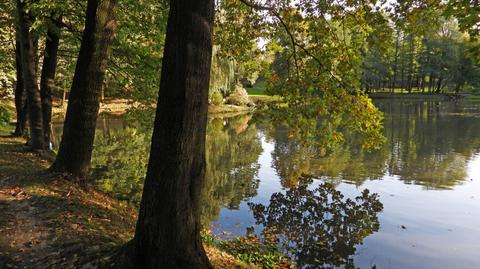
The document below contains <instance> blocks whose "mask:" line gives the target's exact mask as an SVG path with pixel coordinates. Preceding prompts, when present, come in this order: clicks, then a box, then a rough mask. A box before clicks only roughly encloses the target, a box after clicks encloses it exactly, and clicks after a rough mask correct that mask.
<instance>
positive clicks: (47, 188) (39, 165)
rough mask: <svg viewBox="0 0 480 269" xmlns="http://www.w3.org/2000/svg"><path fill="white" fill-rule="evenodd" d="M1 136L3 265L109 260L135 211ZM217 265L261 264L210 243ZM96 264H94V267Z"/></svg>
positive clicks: (130, 228)
mask: <svg viewBox="0 0 480 269" xmlns="http://www.w3.org/2000/svg"><path fill="white" fill-rule="evenodd" d="M24 144H25V140H23V139H18V138H9V137H0V234H1V235H2V236H1V237H0V268H38V269H41V268H92V267H89V266H100V267H101V266H102V265H105V264H109V263H111V262H112V261H110V259H109V258H110V255H111V254H112V253H113V251H114V250H115V249H117V248H118V247H120V246H122V245H123V244H125V243H126V242H128V241H129V240H130V239H131V238H132V237H133V233H134V229H135V220H136V210H135V209H134V208H132V207H130V206H128V205H126V204H124V203H120V202H119V201H117V200H115V199H112V198H111V197H109V196H107V195H105V194H103V193H101V192H99V191H97V190H95V189H94V188H93V187H91V186H89V185H84V184H79V183H76V182H71V181H69V180H67V178H65V177H64V176H63V175H59V174H51V173H48V172H46V169H47V168H48V167H49V165H50V163H51V161H52V159H53V156H52V155H50V154H45V155H42V156H40V155H38V154H34V153H29V152H26V151H25V148H24ZM205 247H206V251H207V254H208V256H209V258H210V260H211V262H212V264H213V265H214V266H215V268H256V267H255V266H253V265H247V264H245V263H243V262H241V261H239V260H237V259H235V258H234V257H233V256H231V255H229V254H227V253H225V252H222V251H221V250H219V249H217V248H215V247H213V246H211V245H209V244H207V245H205ZM93 268H95V267H93Z"/></svg>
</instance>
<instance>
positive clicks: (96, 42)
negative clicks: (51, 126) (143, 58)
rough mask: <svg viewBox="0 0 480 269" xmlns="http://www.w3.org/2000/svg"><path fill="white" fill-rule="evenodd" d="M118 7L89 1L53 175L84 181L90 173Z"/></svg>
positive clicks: (109, 1)
mask: <svg viewBox="0 0 480 269" xmlns="http://www.w3.org/2000/svg"><path fill="white" fill-rule="evenodd" d="M116 3H117V1H116V0H88V3H87V13H86V17H85V30H84V31H83V37H82V43H81V46H80V53H79V56H78V61H77V65H76V68H75V75H74V77H73V83H72V88H71V91H70V97H69V102H68V106H67V113H66V116H65V123H64V127H63V136H62V141H61V143H60V148H59V151H58V155H57V158H56V159H55V162H54V163H53V165H52V170H53V171H58V172H67V173H71V174H73V175H75V176H78V177H81V178H83V177H84V176H86V174H87V173H88V169H89V167H90V161H91V156H92V149H93V141H94V138H95V125H96V121H97V116H98V109H99V105H100V90H101V88H102V84H103V80H104V77H105V70H106V67H107V59H108V55H109V53H110V48H111V44H112V40H113V36H114V31H115V28H116V21H115V6H116Z"/></svg>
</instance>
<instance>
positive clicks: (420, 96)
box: [368, 92, 466, 101]
mask: <svg viewBox="0 0 480 269" xmlns="http://www.w3.org/2000/svg"><path fill="white" fill-rule="evenodd" d="M368 96H369V97H370V98H372V99H415V100H432V101H442V100H452V99H463V98H464V97H465V96H466V95H462V94H450V93H431V94H429V93H391V92H378V93H370V94H368Z"/></svg>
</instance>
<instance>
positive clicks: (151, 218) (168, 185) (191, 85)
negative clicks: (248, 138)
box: [132, 0, 214, 269]
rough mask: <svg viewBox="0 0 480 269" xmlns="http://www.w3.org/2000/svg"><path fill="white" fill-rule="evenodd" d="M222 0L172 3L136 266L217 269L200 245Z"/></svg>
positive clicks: (136, 240) (138, 229) (136, 241)
mask: <svg viewBox="0 0 480 269" xmlns="http://www.w3.org/2000/svg"><path fill="white" fill-rule="evenodd" d="M213 17H214V0H172V1H170V14H169V19H168V26H167V35H166V43H165V50H164V58H163V65H162V74H161V82H160V92H159V98H158V105H157V112H156V117H155V125H154V132H153V137H152V145H151V151H150V160H149V164H148V171H147V176H146V179H145V186H144V190H143V196H142V202H141V205H140V211H139V218H138V222H137V227H136V232H135V238H134V241H133V242H132V243H133V247H134V250H133V252H132V256H133V257H132V260H133V262H134V265H133V267H134V268H144V269H149V268H169V269H176V268H182V269H183V268H185V269H187V268H188V269H190V268H196V269H198V268H200V269H201V268H211V265H210V263H209V261H208V258H207V256H206V254H205V251H204V249H203V246H202V242H201V240H200V219H199V212H200V210H199V194H200V188H201V186H202V183H203V180H204V177H205V136H206V124H207V110H208V88H209V81H210V68H211V57H212V34H213Z"/></svg>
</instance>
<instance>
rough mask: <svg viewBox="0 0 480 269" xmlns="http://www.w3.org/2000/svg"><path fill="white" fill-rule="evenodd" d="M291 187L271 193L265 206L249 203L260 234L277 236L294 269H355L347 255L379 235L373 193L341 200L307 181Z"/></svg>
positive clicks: (329, 187) (335, 193) (337, 194)
mask: <svg viewBox="0 0 480 269" xmlns="http://www.w3.org/2000/svg"><path fill="white" fill-rule="evenodd" d="M300 182H301V183H300V184H299V185H298V187H296V188H292V189H290V190H287V191H286V192H285V193H274V194H273V195H272V196H271V198H270V204H269V205H268V206H264V205H262V204H254V203H249V206H250V209H251V210H252V211H253V214H254V217H255V220H256V223H257V224H261V225H262V226H263V227H264V231H263V233H268V234H271V233H276V234H277V235H278V244H279V246H280V248H281V249H282V250H283V251H284V252H285V253H286V254H287V255H288V256H290V257H291V258H292V259H293V260H295V262H296V263H297V266H298V268H332V267H336V268H348V269H349V268H355V266H354V262H353V258H352V255H353V254H355V251H356V246H357V245H358V244H362V242H363V239H364V238H365V237H367V236H368V235H370V234H372V233H374V232H376V231H378V229H379V227H380V224H379V222H378V217H377V215H378V213H379V212H380V211H382V209H383V205H382V203H381V202H380V201H379V199H378V195H377V194H370V193H369V191H368V190H364V191H363V192H362V194H361V195H360V196H358V197H356V198H355V199H345V197H344V195H343V194H342V193H341V192H340V191H337V190H336V189H335V188H334V186H333V185H331V184H328V183H323V184H321V185H319V186H318V187H316V188H311V187H309V186H311V183H312V182H313V180H312V179H309V178H304V179H303V180H300Z"/></svg>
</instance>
